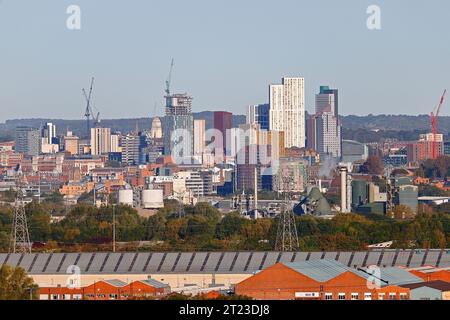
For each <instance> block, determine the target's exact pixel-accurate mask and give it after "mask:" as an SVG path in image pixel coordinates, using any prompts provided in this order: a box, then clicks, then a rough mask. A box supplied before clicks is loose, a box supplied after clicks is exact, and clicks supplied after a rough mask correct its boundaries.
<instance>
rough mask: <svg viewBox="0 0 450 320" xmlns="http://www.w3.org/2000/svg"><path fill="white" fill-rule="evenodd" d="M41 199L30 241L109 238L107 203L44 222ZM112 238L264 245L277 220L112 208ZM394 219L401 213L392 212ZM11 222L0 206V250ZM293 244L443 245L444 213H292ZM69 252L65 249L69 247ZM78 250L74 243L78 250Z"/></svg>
mask: <svg viewBox="0 0 450 320" xmlns="http://www.w3.org/2000/svg"><path fill="white" fill-rule="evenodd" d="M45 206H46V205H45V204H42V205H39V204H37V203H31V204H29V205H27V207H26V212H27V216H28V220H29V229H30V236H31V239H32V241H34V242H43V243H47V247H46V248H47V249H52V250H54V249H56V250H58V249H61V250H64V249H68V248H65V246H81V245H83V244H86V243H89V244H92V248H90V249H91V250H96V248H97V249H98V250H100V249H101V245H102V244H108V245H110V243H111V241H112V230H113V214H112V207H102V208H95V207H93V206H91V205H77V206H75V207H73V208H72V209H71V210H70V211H69V212H68V214H67V215H66V217H65V219H63V220H61V221H60V222H57V223H50V214H49V211H47V210H46V208H45ZM115 213H116V214H115V217H116V218H115V221H116V239H117V241H118V242H136V241H148V244H149V246H150V245H151V247H149V248H147V249H154V250H271V249H273V247H274V243H275V240H276V234H277V226H278V220H277V219H258V220H257V221H253V220H249V219H246V218H244V217H242V216H241V215H239V214H238V213H230V214H226V215H224V216H222V215H221V214H220V212H219V211H218V210H217V209H215V208H214V207H212V206H210V205H209V204H206V203H199V204H197V205H196V206H186V207H184V210H183V212H180V208H179V206H178V205H177V204H176V203H174V202H170V201H169V202H167V203H166V206H165V208H164V209H161V210H159V211H158V213H157V214H155V215H153V216H151V217H149V218H143V217H141V216H139V215H138V214H137V212H136V210H134V209H133V208H131V207H128V206H117V207H116V209H115ZM398 218H401V217H398ZM11 220H12V210H11V208H7V207H3V208H0V249H1V250H3V251H4V250H7V248H8V245H9V239H10V230H11ZM296 224H297V230H298V236H299V242H300V249H301V250H360V249H364V248H366V246H367V245H369V244H373V243H379V242H384V241H390V240H395V245H396V246H397V247H403V248H407V247H410V246H411V241H416V245H417V246H418V247H421V248H445V247H447V246H448V245H450V216H449V215H448V212H447V213H445V211H443V212H434V210H432V209H431V208H429V210H423V213H422V214H420V215H418V216H415V217H413V218H412V219H407V220H401V219H398V220H397V219H389V218H385V217H382V216H377V215H374V216H362V215H356V214H346V215H337V216H336V217H334V218H333V219H330V220H324V219H318V218H314V217H312V216H302V217H297V218H296ZM71 250H73V248H72V249H71ZM80 250H82V249H80Z"/></svg>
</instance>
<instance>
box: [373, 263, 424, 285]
mask: <svg viewBox="0 0 450 320" xmlns="http://www.w3.org/2000/svg"><path fill="white" fill-rule="evenodd" d="M380 272H381V277H380V278H381V279H382V280H384V281H386V282H387V284H389V285H401V284H407V283H417V282H423V279H422V278H419V277H417V276H415V275H413V274H412V273H410V272H408V271H406V270H405V269H401V268H395V267H389V268H381V269H380Z"/></svg>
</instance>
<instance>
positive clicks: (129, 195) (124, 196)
mask: <svg viewBox="0 0 450 320" xmlns="http://www.w3.org/2000/svg"><path fill="white" fill-rule="evenodd" d="M119 203H120V204H124V205H129V206H131V207H132V206H133V190H132V189H122V190H119Z"/></svg>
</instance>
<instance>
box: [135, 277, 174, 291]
mask: <svg viewBox="0 0 450 320" xmlns="http://www.w3.org/2000/svg"><path fill="white" fill-rule="evenodd" d="M141 282H143V283H145V284H148V285H150V286H152V287H154V288H157V289H162V288H167V287H169V285H168V284H165V283H162V282H160V281H158V280H155V279H147V280H141Z"/></svg>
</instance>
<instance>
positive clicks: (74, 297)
mask: <svg viewBox="0 0 450 320" xmlns="http://www.w3.org/2000/svg"><path fill="white" fill-rule="evenodd" d="M81 299H83V296H82V295H81V294H74V295H73V300H81Z"/></svg>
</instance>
